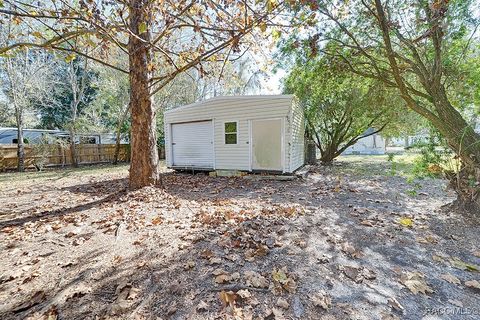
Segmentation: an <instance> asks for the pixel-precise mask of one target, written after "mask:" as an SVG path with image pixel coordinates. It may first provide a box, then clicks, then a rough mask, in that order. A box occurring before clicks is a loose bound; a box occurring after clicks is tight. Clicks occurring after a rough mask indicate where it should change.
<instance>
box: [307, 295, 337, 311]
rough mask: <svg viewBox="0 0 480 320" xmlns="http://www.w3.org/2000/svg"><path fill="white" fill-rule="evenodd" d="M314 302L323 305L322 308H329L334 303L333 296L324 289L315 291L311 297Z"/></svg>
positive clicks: (319, 305)
mask: <svg viewBox="0 0 480 320" xmlns="http://www.w3.org/2000/svg"><path fill="white" fill-rule="evenodd" d="M311 299H312V301H313V304H314V305H315V306H316V307H321V308H322V309H325V310H328V309H329V308H330V306H331V305H332V298H331V297H330V295H329V294H328V293H326V292H324V291H320V292H317V293H315V294H314V295H313V296H312V297H311Z"/></svg>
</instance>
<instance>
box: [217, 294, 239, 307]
mask: <svg viewBox="0 0 480 320" xmlns="http://www.w3.org/2000/svg"><path fill="white" fill-rule="evenodd" d="M219 295H220V301H222V304H223V306H224V307H226V306H227V305H228V306H230V307H233V306H234V305H235V301H236V300H237V298H238V296H237V295H236V294H235V292H233V291H223V290H222V291H221V292H220V294H219Z"/></svg>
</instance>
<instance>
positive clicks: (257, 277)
mask: <svg viewBox="0 0 480 320" xmlns="http://www.w3.org/2000/svg"><path fill="white" fill-rule="evenodd" d="M245 279H246V283H247V286H250V287H254V288H268V280H267V279H266V278H265V277H264V276H262V275H261V274H259V273H258V272H255V271H246V272H245Z"/></svg>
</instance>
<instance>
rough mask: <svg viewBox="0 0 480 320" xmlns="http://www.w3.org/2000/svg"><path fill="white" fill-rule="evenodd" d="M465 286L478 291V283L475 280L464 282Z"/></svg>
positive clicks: (479, 283)
mask: <svg viewBox="0 0 480 320" xmlns="http://www.w3.org/2000/svg"><path fill="white" fill-rule="evenodd" d="M465 286H467V287H469V288H474V289H479V290H480V282H478V281H477V280H470V281H465Z"/></svg>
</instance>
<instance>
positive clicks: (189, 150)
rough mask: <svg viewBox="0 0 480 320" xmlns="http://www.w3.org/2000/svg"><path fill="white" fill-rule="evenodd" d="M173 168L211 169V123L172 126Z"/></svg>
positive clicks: (189, 123) (201, 122)
mask: <svg viewBox="0 0 480 320" xmlns="http://www.w3.org/2000/svg"><path fill="white" fill-rule="evenodd" d="M172 160H173V165H174V166H182V167H199V168H213V125H212V121H198V122H188V123H174V124H172Z"/></svg>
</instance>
